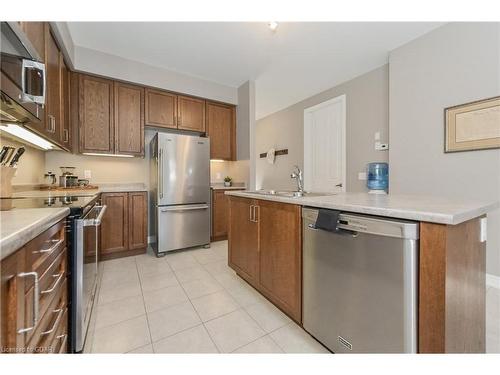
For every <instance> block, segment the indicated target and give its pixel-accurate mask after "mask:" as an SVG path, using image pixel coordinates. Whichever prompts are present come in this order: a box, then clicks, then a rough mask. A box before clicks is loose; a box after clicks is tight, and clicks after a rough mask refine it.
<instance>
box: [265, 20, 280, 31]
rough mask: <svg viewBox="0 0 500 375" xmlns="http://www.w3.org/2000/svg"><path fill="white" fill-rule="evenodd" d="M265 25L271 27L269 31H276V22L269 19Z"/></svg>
mask: <svg viewBox="0 0 500 375" xmlns="http://www.w3.org/2000/svg"><path fill="white" fill-rule="evenodd" d="M267 25H268V26H269V29H271V31H276V29H277V28H278V22H276V21H271V22H269V23H268V24H267Z"/></svg>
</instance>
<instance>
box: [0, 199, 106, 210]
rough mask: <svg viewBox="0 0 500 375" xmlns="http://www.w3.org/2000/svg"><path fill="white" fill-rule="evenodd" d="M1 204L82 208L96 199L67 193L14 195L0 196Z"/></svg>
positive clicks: (22, 206) (25, 206)
mask: <svg viewBox="0 0 500 375" xmlns="http://www.w3.org/2000/svg"><path fill="white" fill-rule="evenodd" d="M0 199H1V203H2V206H9V207H11V208H44V207H55V208H60V207H69V208H70V209H72V210H73V209H75V210H79V209H83V208H84V207H86V206H88V205H90V204H93V202H94V201H96V200H97V197H96V196H95V195H94V196H78V195H67V196H63V197H16V198H0Z"/></svg>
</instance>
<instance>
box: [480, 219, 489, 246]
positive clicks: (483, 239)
mask: <svg viewBox="0 0 500 375" xmlns="http://www.w3.org/2000/svg"><path fill="white" fill-rule="evenodd" d="M480 223H481V231H480V235H479V241H481V242H486V239H487V237H488V230H487V229H488V220H487V219H486V218H485V217H482V218H481V219H480Z"/></svg>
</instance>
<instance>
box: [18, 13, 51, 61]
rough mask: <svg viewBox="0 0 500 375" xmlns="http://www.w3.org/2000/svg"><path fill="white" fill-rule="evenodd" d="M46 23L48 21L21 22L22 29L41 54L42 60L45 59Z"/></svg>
mask: <svg viewBox="0 0 500 375" xmlns="http://www.w3.org/2000/svg"><path fill="white" fill-rule="evenodd" d="M45 24H46V22H19V25H20V26H21V29H22V30H23V31H24V33H25V34H26V36H27V38H28V39H29V41H30V42H31V44H32V45H33V47H34V48H35V49H36V51H37V52H38V54H39V55H40V59H41V61H45Z"/></svg>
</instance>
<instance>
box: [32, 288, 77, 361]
mask: <svg viewBox="0 0 500 375" xmlns="http://www.w3.org/2000/svg"><path fill="white" fill-rule="evenodd" d="M67 289H68V287H67V282H66V278H64V280H63V282H62V283H61V284H60V287H59V288H58V289H57V294H56V295H55V296H54V297H55V298H53V299H52V301H51V302H50V304H49V305H48V306H47V309H46V312H45V314H43V315H41V318H40V320H39V322H38V324H37V326H36V328H35V330H34V331H32V332H33V334H32V335H31V337H30V339H29V340H28V341H27V342H28V345H27V348H28V352H30V351H33V352H35V353H53V352H54V348H51V347H50V345H51V344H52V342H53V340H54V338H55V336H56V333H57V331H58V330H59V327H60V325H61V324H62V322H63V321H64V319H65V315H66V309H67V305H68V292H67ZM66 319H67V315H66Z"/></svg>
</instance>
